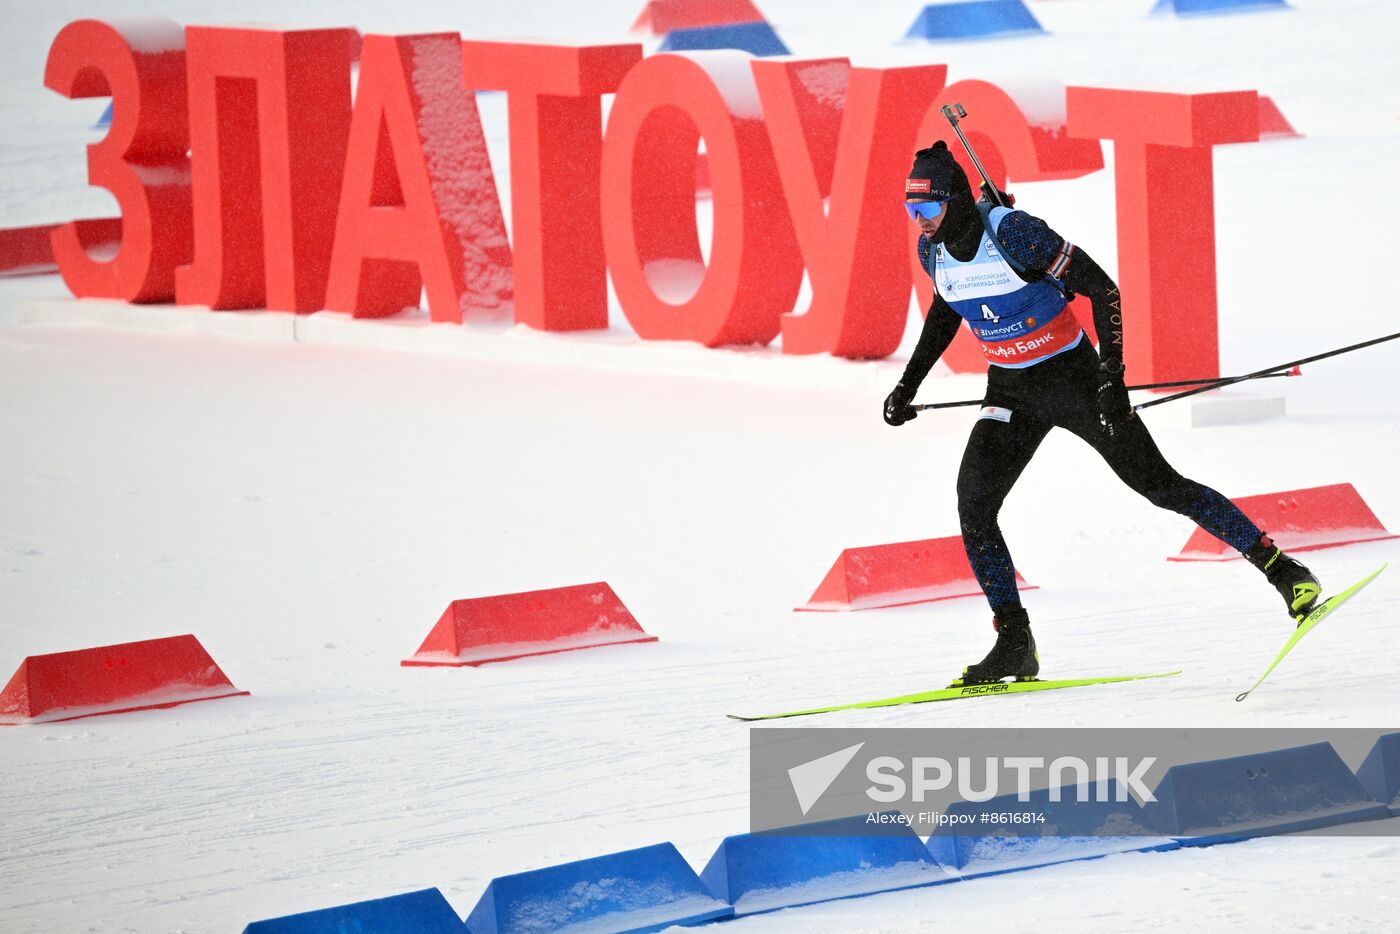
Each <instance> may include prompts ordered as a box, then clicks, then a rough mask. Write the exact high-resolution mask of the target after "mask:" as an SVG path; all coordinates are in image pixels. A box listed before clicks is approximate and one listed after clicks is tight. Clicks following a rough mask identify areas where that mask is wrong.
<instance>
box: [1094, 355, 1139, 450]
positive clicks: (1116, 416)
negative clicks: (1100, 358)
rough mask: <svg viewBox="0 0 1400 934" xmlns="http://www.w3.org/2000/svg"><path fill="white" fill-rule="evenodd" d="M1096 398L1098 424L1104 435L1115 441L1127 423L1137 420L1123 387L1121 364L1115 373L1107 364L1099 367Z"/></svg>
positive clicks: (1126, 391)
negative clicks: (1101, 427)
mask: <svg viewBox="0 0 1400 934" xmlns="http://www.w3.org/2000/svg"><path fill="white" fill-rule="evenodd" d="M1097 397H1098V399H1097V401H1098V406H1099V424H1100V425H1101V426H1103V430H1104V434H1106V435H1108V437H1109V438H1110V439H1113V440H1117V439H1118V438H1119V437H1121V436H1122V434H1123V432H1124V430H1126V429H1127V427H1128V425H1129V423H1131V422H1132V420H1133V419H1135V418H1137V414H1136V413H1135V412H1133V407H1132V406H1131V405H1130V404H1129V403H1128V390H1127V387H1125V386H1124V385H1123V366H1122V364H1119V365H1118V372H1116V373H1115V372H1113V370H1112V369H1110V365H1108V364H1104V365H1101V366H1100V367H1099V386H1098V391H1097Z"/></svg>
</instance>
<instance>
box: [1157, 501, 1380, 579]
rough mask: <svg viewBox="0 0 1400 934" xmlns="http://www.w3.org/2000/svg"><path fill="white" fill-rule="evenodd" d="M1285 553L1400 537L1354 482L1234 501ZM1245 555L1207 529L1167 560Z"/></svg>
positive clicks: (1223, 558) (1231, 557) (1198, 559)
mask: <svg viewBox="0 0 1400 934" xmlns="http://www.w3.org/2000/svg"><path fill="white" fill-rule="evenodd" d="M1231 502H1233V503H1234V504H1235V505H1236V506H1238V507H1240V510H1241V511H1242V512H1244V514H1245V515H1246V516H1248V517H1249V518H1250V519H1251V520H1252V521H1253V522H1254V524H1255V525H1257V526H1259V527H1260V528H1261V529H1263V530H1264V531H1265V532H1267V533H1268V535H1269V537H1270V538H1272V539H1273V540H1274V543H1275V544H1276V545H1278V546H1279V547H1280V548H1282V549H1283V550H1284V551H1316V550H1317V549H1319V548H1336V547H1337V546H1339V545H1352V544H1356V543H1357V542H1377V541H1383V540H1385V539H1389V538H1400V536H1397V535H1392V534H1391V533H1390V532H1388V531H1386V528H1385V526H1383V525H1381V520H1380V519H1378V518H1376V514H1375V513H1374V512H1372V511H1371V507H1369V506H1367V505H1366V502H1365V500H1363V499H1362V498H1361V494H1360V493H1357V492H1356V487H1354V486H1352V485H1351V484H1350V483H1334V484H1332V485H1331V486H1315V487H1308V488H1307V489H1304V490H1289V491H1287V492H1285V493H1263V494H1260V495H1258V496H1245V497H1242V498H1240V499H1236V500H1231ZM1240 557H1243V556H1242V555H1241V554H1240V553H1239V552H1237V551H1235V550H1234V549H1233V548H1231V547H1230V546H1229V545H1227V544H1225V543H1224V542H1222V541H1221V540H1220V539H1218V538H1216V537H1215V536H1214V535H1211V534H1210V533H1209V532H1207V531H1206V530H1205V529H1197V530H1196V531H1195V532H1193V533H1192V534H1191V537H1190V538H1189V539H1187V540H1186V544H1185V546H1184V547H1182V549H1181V553H1180V554H1177V555H1173V556H1172V557H1170V558H1168V559H1167V560H1168V561H1232V560H1234V559H1235V558H1240Z"/></svg>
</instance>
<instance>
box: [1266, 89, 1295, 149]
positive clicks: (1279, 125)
mask: <svg viewBox="0 0 1400 934" xmlns="http://www.w3.org/2000/svg"><path fill="white" fill-rule="evenodd" d="M1302 135H1303V134H1302V133H1299V132H1298V131H1297V130H1295V129H1293V124H1291V123H1289V122H1288V118H1287V117H1285V116H1284V115H1283V111H1281V110H1279V109H1278V104H1275V103H1274V99H1273V98H1272V97H1269V96H1268V95H1267V94H1260V95H1259V137H1260V138H1261V139H1262V138H1264V137H1265V136H1302Z"/></svg>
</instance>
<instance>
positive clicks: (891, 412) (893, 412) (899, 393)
mask: <svg viewBox="0 0 1400 934" xmlns="http://www.w3.org/2000/svg"><path fill="white" fill-rule="evenodd" d="M918 391H919V390H918V387H917V386H916V387H913V388H910V387H909V386H906V385H905V384H904V380H900V381H899V382H898V383H897V384H896V385H895V387H894V391H893V392H891V393H890V394H889V396H888V397H887V398H886V399H885V421H886V422H888V423H889V424H891V425H894V426H896V427H898V426H900V425H903V424H904V423H905V422H907V421H909V420H910V419H911V418H918V417H919V413H918V412H916V411H914V409H913V407H912V406H911V405H910V404H909V403H911V402H913V401H914V394H915V393H917V392H918Z"/></svg>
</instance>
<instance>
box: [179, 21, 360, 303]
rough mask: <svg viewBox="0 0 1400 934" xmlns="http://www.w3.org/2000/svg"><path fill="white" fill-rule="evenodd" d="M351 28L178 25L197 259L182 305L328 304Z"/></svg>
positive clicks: (182, 289) (187, 272) (183, 281)
mask: <svg viewBox="0 0 1400 934" xmlns="http://www.w3.org/2000/svg"><path fill="white" fill-rule="evenodd" d="M354 37H355V33H354V31H353V30H350V29H302V30H293V31H287V32H281V31H276V30H271V29H228V28H221V27H213V26H191V27H189V29H187V30H186V31H185V41H186V52H185V58H186V62H187V78H188V82H189V96H190V110H189V114H190V160H191V161H190V166H191V169H192V171H193V173H194V262H193V263H191V264H190V265H188V266H185V267H182V268H181V269H180V270H179V271H178V272H176V274H175V280H176V290H175V291H176V300H177V301H178V302H179V303H180V304H181V305H208V306H209V307H210V308H269V309H272V310H275V311H296V312H310V311H319V310H320V309H321V308H322V307H324V304H325V297H326V273H327V270H328V269H329V267H330V258H331V238H332V235H333V234H334V232H335V209H336V201H337V199H338V198H339V197H340V173H341V169H342V167H343V166H344V164H345V141H346V137H347V136H348V134H349V130H350V53H351V45H352V41H353V40H354Z"/></svg>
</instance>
